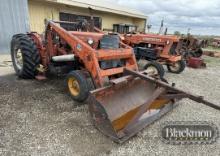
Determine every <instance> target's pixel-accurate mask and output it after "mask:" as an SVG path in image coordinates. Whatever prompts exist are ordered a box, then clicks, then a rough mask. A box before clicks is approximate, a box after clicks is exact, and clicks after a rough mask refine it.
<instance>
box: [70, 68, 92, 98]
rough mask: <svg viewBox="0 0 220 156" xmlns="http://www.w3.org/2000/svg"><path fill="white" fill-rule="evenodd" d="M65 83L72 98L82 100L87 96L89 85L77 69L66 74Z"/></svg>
mask: <svg viewBox="0 0 220 156" xmlns="http://www.w3.org/2000/svg"><path fill="white" fill-rule="evenodd" d="M66 83H67V86H68V90H69V93H70V95H71V97H72V98H73V100H75V101H78V102H84V101H85V100H86V99H87V98H88V96H89V86H88V83H87V80H86V78H85V76H84V75H83V74H82V73H81V72H80V71H78V70H75V71H71V72H70V73H69V74H68V75H67V79H66Z"/></svg>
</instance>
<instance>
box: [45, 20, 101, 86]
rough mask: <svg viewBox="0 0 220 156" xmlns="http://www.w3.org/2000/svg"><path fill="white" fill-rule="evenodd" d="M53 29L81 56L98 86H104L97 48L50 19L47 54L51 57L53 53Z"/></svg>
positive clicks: (73, 51)
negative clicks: (93, 47)
mask: <svg viewBox="0 0 220 156" xmlns="http://www.w3.org/2000/svg"><path fill="white" fill-rule="evenodd" d="M52 31H53V32H56V33H57V34H58V35H59V36H60V37H61V38H62V39H63V40H65V41H66V42H67V43H68V44H69V46H70V47H71V49H72V53H73V54H74V55H76V56H78V57H79V58H80V60H82V61H83V63H84V64H85V66H86V69H87V70H88V71H89V72H90V73H91V75H92V77H93V79H94V81H95V84H96V87H100V86H102V79H101V74H100V71H99V70H98V69H99V64H98V59H97V57H96V53H95V50H94V49H92V48H91V47H90V46H89V45H87V44H86V43H84V42H83V41H81V40H80V39H79V38H78V37H76V36H74V35H72V34H71V33H69V32H68V31H66V30H65V29H63V28H62V27H59V26H57V25H56V24H55V23H54V22H52V21H48V23H47V28H46V34H45V37H46V39H45V40H46V41H48V43H47V45H46V46H47V54H48V57H49V59H50V58H51V57H52V56H55V54H53V43H52Z"/></svg>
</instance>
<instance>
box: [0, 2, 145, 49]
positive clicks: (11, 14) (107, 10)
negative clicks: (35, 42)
mask: <svg viewBox="0 0 220 156" xmlns="http://www.w3.org/2000/svg"><path fill="white" fill-rule="evenodd" d="M2 1H3V2H2ZM89 8H91V9H92V14H93V16H94V21H95V26H96V27H98V28H100V29H102V30H105V31H115V30H116V31H122V33H123V32H127V31H131V30H133V29H135V30H137V31H145V26H146V21H147V16H146V15H144V14H143V13H141V12H139V11H137V10H132V9H129V8H125V7H122V6H118V5H115V4H112V3H111V0H1V3H0V32H1V36H0V53H8V52H9V49H10V48H9V46H10V40H11V36H12V35H13V34H16V33H22V32H27V31H29V30H30V31H37V32H39V33H42V32H43V31H44V28H45V26H44V19H45V18H47V19H52V20H62V21H77V20H82V19H86V20H87V19H90V16H91V10H90V11H89Z"/></svg>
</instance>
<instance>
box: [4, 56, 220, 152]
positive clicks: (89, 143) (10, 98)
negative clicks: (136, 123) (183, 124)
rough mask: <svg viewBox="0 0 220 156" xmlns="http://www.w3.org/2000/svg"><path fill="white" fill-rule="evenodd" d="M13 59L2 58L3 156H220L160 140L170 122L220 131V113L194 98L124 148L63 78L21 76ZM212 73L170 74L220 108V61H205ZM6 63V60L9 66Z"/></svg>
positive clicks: (218, 146) (210, 148)
mask: <svg viewBox="0 0 220 156" xmlns="http://www.w3.org/2000/svg"><path fill="white" fill-rule="evenodd" d="M5 60H9V58H8V56H0V155H9V156H10V155H21V156H25V155H126V156H127V155H131V156H133V155H183V156H185V155H213V156H217V155H220V139H218V140H217V142H216V143H214V144H212V145H175V146H174V145H167V144H164V143H163V142H162V141H161V139H160V138H159V137H160V133H159V132H160V125H161V124H162V123H164V122H165V121H211V122H213V123H214V124H216V125H217V126H218V128H219V129H220V120H219V118H220V113H219V112H218V111H216V110H214V109H212V108H209V107H207V106H204V105H202V104H198V103H196V102H193V101H190V100H186V99H185V100H182V101H180V102H179V104H180V105H179V106H178V107H177V108H176V109H174V110H173V111H172V112H170V113H168V114H167V115H166V116H164V117H163V118H161V119H160V120H158V121H156V122H154V123H153V124H151V125H150V126H148V127H146V128H145V129H144V130H143V131H141V132H139V133H138V135H137V136H135V137H133V138H132V139H130V140H129V141H128V142H126V143H124V144H122V145H119V144H116V143H114V142H112V141H111V140H109V139H108V138H106V137H105V136H103V135H102V134H101V133H100V132H99V131H97V130H96V129H95V128H94V127H93V125H92V124H91V121H90V117H89V113H88V108H87V105H86V104H85V105H79V104H77V103H75V102H74V101H72V100H71V98H70V97H69V96H68V94H67V93H66V90H65V88H64V86H63V80H62V79H53V80H46V81H44V82H39V81H36V80H21V79H18V78H16V76H15V74H14V71H13V69H12V67H10V62H7V61H5ZM205 60H206V62H208V67H207V68H206V69H197V70H195V69H190V68H187V69H186V70H185V71H184V72H183V73H182V74H179V75H175V74H170V73H167V74H166V78H167V79H168V80H169V82H175V83H176V86H177V87H178V88H182V89H184V90H185V91H190V92H192V93H195V94H198V95H204V96H205V97H206V99H208V100H210V101H211V102H213V103H216V104H219V98H220V79H219V77H220V70H219V69H220V61H219V60H220V59H216V58H210V57H205ZM3 61H4V62H3Z"/></svg>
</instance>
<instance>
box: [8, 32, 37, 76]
mask: <svg viewBox="0 0 220 156" xmlns="http://www.w3.org/2000/svg"><path fill="white" fill-rule="evenodd" d="M11 59H12V63H13V66H14V69H15V72H16V75H18V76H19V77H20V78H24V79H33V78H35V76H36V74H37V69H36V68H37V66H38V65H39V64H40V56H39V53H38V50H37V47H36V45H35V43H34V42H33V41H32V39H31V38H30V37H29V36H28V35H26V34H17V35H14V36H13V37H12V40H11Z"/></svg>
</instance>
